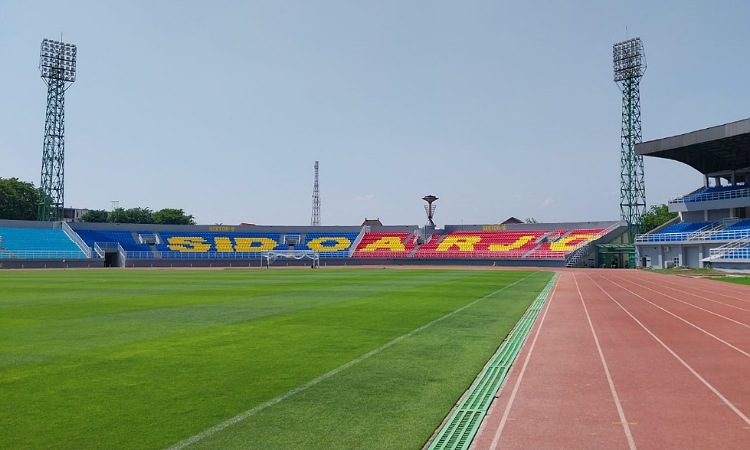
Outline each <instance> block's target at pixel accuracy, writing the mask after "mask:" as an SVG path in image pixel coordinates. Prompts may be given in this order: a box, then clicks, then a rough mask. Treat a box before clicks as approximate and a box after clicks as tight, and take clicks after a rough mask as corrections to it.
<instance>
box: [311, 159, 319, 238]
mask: <svg viewBox="0 0 750 450" xmlns="http://www.w3.org/2000/svg"><path fill="white" fill-rule="evenodd" d="M319 167H320V165H319V164H318V161H315V182H314V183H313V194H312V218H311V219H310V225H312V226H319V225H320V189H319V187H318V168H319Z"/></svg>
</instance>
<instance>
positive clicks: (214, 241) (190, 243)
mask: <svg viewBox="0 0 750 450" xmlns="http://www.w3.org/2000/svg"><path fill="white" fill-rule="evenodd" d="M159 236H160V237H161V243H159V244H156V249H157V250H158V251H159V252H160V254H161V255H162V257H164V258H237V257H241V258H259V257H260V254H261V252H264V251H269V250H286V249H288V248H289V246H288V245H284V244H281V242H282V241H281V234H280V233H231V234H228V233H222V232H207V231H202V232H200V231H199V232H166V231H160V232H159Z"/></svg>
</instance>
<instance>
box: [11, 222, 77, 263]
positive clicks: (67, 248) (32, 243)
mask: <svg viewBox="0 0 750 450" xmlns="http://www.w3.org/2000/svg"><path fill="white" fill-rule="evenodd" d="M0 236H2V242H0V258H24V259H32V258H37V259H46V258H50V259H58V258H69V259H76V258H86V254H85V253H84V252H83V251H82V250H81V249H80V248H79V247H78V245H76V243H75V242H73V241H72V240H71V239H70V238H69V237H68V236H67V235H66V234H65V232H64V231H63V230H61V229H59V228H57V229H52V228H15V227H2V228H0Z"/></svg>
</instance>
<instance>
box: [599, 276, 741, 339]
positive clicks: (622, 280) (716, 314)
mask: <svg viewBox="0 0 750 450" xmlns="http://www.w3.org/2000/svg"><path fill="white" fill-rule="evenodd" d="M617 279H618V280H620V281H621V282H623V283H632V284H636V285H638V287H642V288H644V289H648V290H649V291H651V292H655V293H657V294H659V295H663V296H664V297H667V298H670V299H672V300H674V301H677V302H680V303H684V304H686V305H689V306H692V307H693V308H696V309H700V310H701V311H705V312H707V313H709V314H713V315H714V316H717V317H721V318H722V319H726V320H728V321H730V322H734V323H736V324H738V325H742V326H743V327H746V328H750V325H748V324H746V323H744V322H740V321H737V320H734V319H732V318H729V317H726V316H723V315H721V314H719V313H717V312H714V311H711V310H708V309H705V308H703V307H700V306H698V305H695V304H693V303H690V302H686V301H685V300H680V299H679V298H677V297H672V296H671V295H669V294H666V293H664V292H661V291H657V290H655V289H651V288H650V287H648V286H643V285H640V284H638V283H636V282H635V281H630V280H628V279H627V278H622V277H618V278H617ZM613 283H614V281H613ZM653 284H657V285H658V283H653ZM667 289H673V290H676V291H678V292H681V291H679V289H677V288H671V287H667ZM681 293H682V294H687V295H692V296H693V297H698V298H699V299H702V300H707V301H709V302H713V303H718V304H720V305H724V306H726V307H728V308H734V309H739V310H740V311H744V312H750V309H745V308H741V307H739V306H734V305H730V304H727V303H722V302H720V301H718V300H712V299H710V298H706V297H701V296H699V295H696V294H691V293H690V292H681Z"/></svg>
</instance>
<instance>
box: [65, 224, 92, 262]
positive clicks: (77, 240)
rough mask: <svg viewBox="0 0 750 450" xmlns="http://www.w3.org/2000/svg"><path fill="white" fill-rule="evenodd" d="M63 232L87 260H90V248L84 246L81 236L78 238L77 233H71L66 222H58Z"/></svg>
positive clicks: (86, 245) (71, 230)
mask: <svg viewBox="0 0 750 450" xmlns="http://www.w3.org/2000/svg"><path fill="white" fill-rule="evenodd" d="M60 224H61V227H60V228H62V230H63V232H64V233H65V234H66V235H67V236H68V237H69V238H70V240H71V241H73V242H75V243H76V245H77V246H78V248H80V249H81V251H82V252H83V253H85V254H86V257H87V258H91V247H89V246H88V244H86V243H85V242H84V241H83V239H81V236H78V233H76V232H75V231H73V229H72V228H70V225H68V223H67V222H60Z"/></svg>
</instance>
